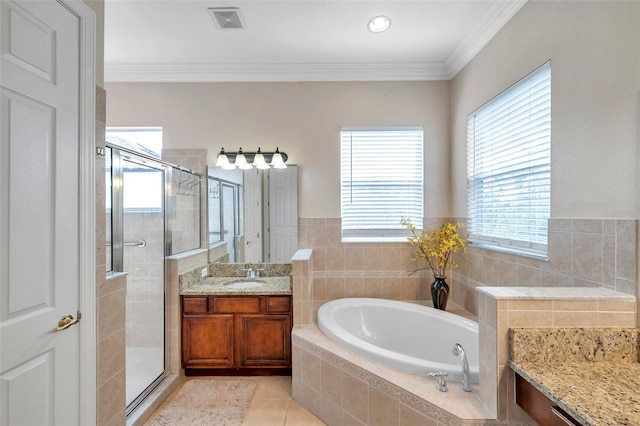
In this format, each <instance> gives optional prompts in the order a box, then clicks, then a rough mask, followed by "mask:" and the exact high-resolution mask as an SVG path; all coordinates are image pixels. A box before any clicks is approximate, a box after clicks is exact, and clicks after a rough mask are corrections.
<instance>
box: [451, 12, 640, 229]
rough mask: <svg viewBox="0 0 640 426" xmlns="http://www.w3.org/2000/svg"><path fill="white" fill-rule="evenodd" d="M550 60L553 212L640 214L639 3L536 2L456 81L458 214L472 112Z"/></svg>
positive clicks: (588, 215)
mask: <svg viewBox="0 0 640 426" xmlns="http://www.w3.org/2000/svg"><path fill="white" fill-rule="evenodd" d="M548 60H551V76H552V77H551V78H552V83H551V84H552V95H551V96H552V101H551V103H552V128H551V129H552V130H551V146H552V148H551V156H552V157H551V179H552V181H551V216H552V217H556V218H612V217H625V218H638V216H639V215H640V212H639V210H640V209H639V208H638V139H637V138H638V118H639V117H638V102H639V91H638V89H639V88H640V80H639V75H640V65H639V62H640V2H637V1H629V2H624V1H606V2H583V1H579V2H573V1H554V2H548V1H530V2H529V3H527V4H526V5H525V6H524V7H523V8H522V9H521V10H520V12H518V14H517V15H516V16H514V18H513V19H511V21H510V22H509V23H508V24H507V25H506V26H505V27H504V28H503V29H502V30H501V31H500V32H499V33H498V34H497V35H496V36H495V37H494V38H493V40H491V42H490V43H489V44H488V45H487V46H486V47H485V48H484V49H483V50H482V51H481V52H480V53H479V54H478V55H476V57H475V58H474V59H473V60H472V61H471V62H470V63H469V64H468V65H467V66H466V67H465V68H464V69H463V70H462V71H461V72H460V73H458V75H457V76H456V77H455V78H454V79H453V80H452V82H451V111H452V114H451V118H452V122H451V123H452V129H451V132H452V144H453V146H452V148H453V152H452V157H453V162H452V173H453V176H452V182H453V194H454V197H453V212H452V214H453V215H454V216H461V217H464V216H466V116H467V114H469V113H471V112H472V111H474V110H475V109H477V108H478V107H479V106H481V105H482V104H483V103H485V102H487V101H488V100H489V99H491V98H492V97H493V96H495V95H497V94H498V93H500V92H501V91H503V90H504V89H506V88H507V87H508V86H509V85H511V84H512V83H514V82H515V81H517V80H518V79H520V78H521V77H523V76H524V75H526V74H527V73H529V72H530V71H532V70H533V69H535V68H536V67H538V66H539V65H541V64H543V63H545V62H546V61H548Z"/></svg>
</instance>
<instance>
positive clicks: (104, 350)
mask: <svg viewBox="0 0 640 426" xmlns="http://www.w3.org/2000/svg"><path fill="white" fill-rule="evenodd" d="M125 340H126V336H125V331H124V328H123V329H121V330H120V331H118V332H117V333H115V334H113V335H112V336H110V337H108V338H106V339H105V340H103V341H102V342H100V343H98V349H97V351H98V383H97V384H98V387H100V386H102V385H104V384H105V383H106V382H107V381H109V380H110V379H111V378H113V377H114V376H115V375H116V374H118V373H120V372H122V371H123V370H124V368H125Z"/></svg>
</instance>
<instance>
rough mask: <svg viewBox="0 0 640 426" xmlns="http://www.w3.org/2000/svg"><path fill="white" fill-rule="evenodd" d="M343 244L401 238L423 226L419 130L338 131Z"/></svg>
mask: <svg viewBox="0 0 640 426" xmlns="http://www.w3.org/2000/svg"><path fill="white" fill-rule="evenodd" d="M340 138H341V206H342V238H343V240H352V241H355V240H358V239H363V240H372V239H375V240H378V241H380V240H391V239H398V238H404V237H406V236H407V235H408V233H407V231H406V230H404V229H403V228H402V227H401V226H400V220H401V219H402V218H403V217H406V218H409V219H410V220H411V221H412V222H413V224H414V225H415V226H416V227H417V228H422V222H423V198H424V197H423V131H422V127H402V128H381V129H342V130H341V132H340Z"/></svg>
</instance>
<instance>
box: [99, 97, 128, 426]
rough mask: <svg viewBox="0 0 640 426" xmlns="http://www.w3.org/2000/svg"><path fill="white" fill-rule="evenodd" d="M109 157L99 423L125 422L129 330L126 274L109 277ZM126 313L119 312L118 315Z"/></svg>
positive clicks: (102, 106) (103, 106)
mask: <svg viewBox="0 0 640 426" xmlns="http://www.w3.org/2000/svg"><path fill="white" fill-rule="evenodd" d="M106 111H107V94H106V91H105V90H104V89H102V88H101V87H96V140H95V145H96V148H102V149H104V146H105V128H106V122H107V114H106ZM104 168H105V158H104V156H102V155H96V161H95V179H96V182H95V183H96V212H97V214H96V230H97V232H96V309H97V327H98V332H97V336H96V343H97V347H96V361H97V365H96V368H97V377H96V387H97V396H96V397H97V401H96V409H97V415H96V420H97V424H98V425H113V426H124V424H125V421H126V420H125V401H124V398H125V356H124V354H125V348H124V341H125V337H124V336H125V332H124V327H125V325H124V321H125V316H124V306H125V305H124V300H125V294H126V291H125V286H126V276H117V277H111V279H109V280H107V277H106V274H105V270H106V265H107V250H106V239H105V238H106V235H105V232H106V231H105V221H106V218H105V215H102V214H100V212H104V211H105V176H104ZM120 313H121V314H122V315H118V314H120Z"/></svg>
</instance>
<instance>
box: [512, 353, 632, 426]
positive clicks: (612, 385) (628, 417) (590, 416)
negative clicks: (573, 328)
mask: <svg viewBox="0 0 640 426" xmlns="http://www.w3.org/2000/svg"><path fill="white" fill-rule="evenodd" d="M509 366H510V367H511V368H512V369H513V370H514V371H515V372H516V373H518V374H520V375H521V376H522V377H523V378H524V379H525V380H526V381H528V382H529V383H531V384H532V385H533V386H534V387H535V388H536V389H538V390H539V391H540V392H542V393H543V394H544V395H545V396H547V398H549V399H551V400H552V401H554V402H555V403H556V404H558V406H559V407H560V408H562V409H563V410H564V411H565V412H566V413H567V414H569V415H570V416H571V417H573V418H574V419H575V420H576V421H579V422H580V423H581V424H583V425H587V426H608V425H611V426H614V425H615V426H621V425H628V426H637V425H640V363H638V362H622V363H612V362H561V363H535V362H522V363H515V362H513V361H509Z"/></svg>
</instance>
